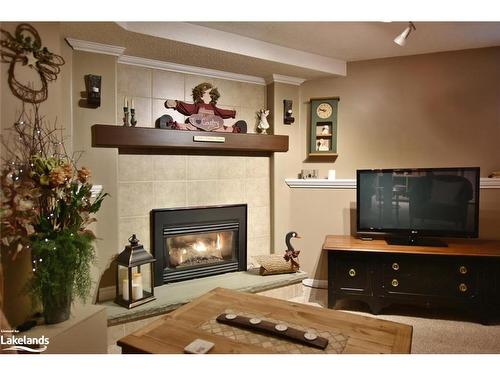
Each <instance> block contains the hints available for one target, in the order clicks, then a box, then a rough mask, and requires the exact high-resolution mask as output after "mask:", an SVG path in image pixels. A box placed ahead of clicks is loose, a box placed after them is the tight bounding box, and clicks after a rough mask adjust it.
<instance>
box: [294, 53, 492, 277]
mask: <svg viewBox="0 0 500 375" xmlns="http://www.w3.org/2000/svg"><path fill="white" fill-rule="evenodd" d="M499 66H500V48H498V47H497V48H485V49H477V50H466V51H456V52H446V53H437V54H428V55H418V56H409V57H400V58H389V59H379V60H372V61H361V62H353V63H349V64H348V75H347V77H342V78H331V79H322V80H316V81H308V82H306V83H304V84H303V85H302V86H301V101H302V102H303V106H302V110H301V118H300V125H299V126H300V128H301V129H302V130H303V131H302V132H301V134H300V137H301V143H302V144H303V145H306V144H307V143H306V142H307V132H308V130H306V129H308V128H307V125H308V124H309V116H310V114H309V105H308V101H309V99H310V98H312V97H328V96H340V104H339V114H338V116H339V130H338V139H339V141H338V153H339V157H338V159H337V160H336V161H335V162H327V163H310V162H304V163H302V164H301V165H302V166H301V165H297V166H296V167H295V170H294V171H293V172H297V171H298V170H299V169H301V168H307V169H313V168H316V169H319V170H320V176H321V177H326V175H327V171H328V169H336V171H337V178H339V179H342V178H355V174H356V169H360V168H382V167H384V168H391V167H439V166H480V167H481V174H482V176H483V177H485V176H487V175H488V173H490V172H491V171H492V170H500V152H498V142H499V140H500V69H499V68H498V67H499ZM290 152H292V153H293V152H296V151H294V150H291V151H290ZM306 152H307V151H306V148H305V147H304V148H303V149H302V150H301V151H300V157H301V158H302V160H305V159H306ZM289 157H290V158H291V156H289ZM288 177H289V178H292V177H295V173H289V174H288ZM290 190H291V193H290V197H287V198H286V199H290V201H291V204H290V212H291V216H290V217H291V226H293V228H294V229H295V230H297V231H299V233H301V234H303V237H304V239H303V240H302V242H301V244H300V246H298V247H300V248H301V249H302V250H303V251H302V253H301V265H302V267H303V269H304V270H306V271H307V272H309V273H310V274H311V275H312V277H316V278H322V279H324V278H325V275H326V273H325V272H326V263H325V262H324V259H323V257H322V256H321V245H322V242H323V240H324V237H325V235H327V234H349V233H350V232H351V228H352V227H353V225H354V227H355V224H352V221H353V220H355V216H354V214H355V208H356V206H355V190H317V189H316V190H315V189H290ZM353 210H354V211H353ZM499 224H500V190H498V189H495V190H489V191H488V190H485V189H482V190H481V214H480V236H481V237H482V238H500V230H499Z"/></svg>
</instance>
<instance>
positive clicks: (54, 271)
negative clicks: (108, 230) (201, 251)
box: [0, 105, 107, 323]
mask: <svg viewBox="0 0 500 375" xmlns="http://www.w3.org/2000/svg"><path fill="white" fill-rule="evenodd" d="M29 117H30V116H28V115H27V113H26V111H24V110H23V113H22V115H21V118H20V119H19V120H18V121H17V122H16V124H15V125H14V127H13V130H14V133H15V136H14V137H11V141H10V142H9V143H6V142H4V145H5V147H6V148H7V151H8V154H9V158H8V159H7V160H5V161H4V163H3V166H2V170H1V188H2V193H1V210H0V217H1V225H2V245H3V246H4V247H7V248H9V249H10V251H11V254H12V256H13V257H15V256H16V255H17V254H18V253H19V252H20V251H31V255H32V262H33V275H32V277H31V279H30V281H29V285H28V290H29V292H30V294H31V296H32V297H33V301H34V302H41V304H42V306H43V312H44V316H45V321H46V323H58V322H60V321H63V320H66V319H68V317H69V312H70V305H71V302H72V301H73V299H74V298H75V297H79V298H81V299H83V300H85V298H86V297H88V295H89V292H90V287H91V279H90V266H91V264H92V261H93V260H94V256H95V255H94V248H93V241H94V239H95V236H94V234H93V233H92V231H90V230H89V229H88V226H89V225H90V224H91V223H92V222H94V221H95V220H96V219H95V218H94V217H93V214H95V213H96V212H97V211H98V210H99V208H100V207H101V204H102V201H103V199H104V198H105V196H106V195H107V194H105V193H102V192H101V193H99V194H98V195H97V196H96V197H95V198H92V184H91V183H90V170H88V169H87V168H85V167H82V168H78V167H77V162H76V161H75V159H74V158H72V157H70V156H69V155H68V154H67V153H66V151H65V147H64V143H63V142H62V140H61V139H60V138H59V137H57V134H58V131H57V130H58V129H47V126H46V124H45V126H44V124H42V122H41V120H40V115H39V114H38V106H36V105H33V111H32V119H31V118H29Z"/></svg>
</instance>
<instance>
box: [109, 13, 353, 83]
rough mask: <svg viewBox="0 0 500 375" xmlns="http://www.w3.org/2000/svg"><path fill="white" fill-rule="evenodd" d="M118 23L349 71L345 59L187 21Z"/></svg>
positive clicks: (157, 34)
mask: <svg viewBox="0 0 500 375" xmlns="http://www.w3.org/2000/svg"><path fill="white" fill-rule="evenodd" d="M117 24H118V25H120V26H121V27H123V28H124V29H125V30H128V31H132V32H136V33H140V34H145V35H151V36H155V37H159V38H164V39H169V40H175V41H177V42H182V43H188V44H192V45H196V46H199V47H204V48H211V49H216V50H219V51H226V52H230V53H235V54H239V55H243V56H249V57H253V58H257V59H262V60H266V61H272V62H277V63H280V64H287V65H292V66H297V67H301V68H306V69H311V70H316V71H319V72H323V73H328V74H334V75H338V76H345V75H347V67H346V62H345V61H344V60H340V59H335V58H331V57H326V56H321V55H317V54H314V53H309V52H304V51H300V50H297V49H293V48H288V47H283V46H280V45H277V44H272V43H269V42H264V41H261V40H257V39H252V38H248V37H245V36H241V35H237V34H233V33H229V32H225V31H220V30H215V29H211V28H208V27H204V26H199V25H195V24H191V23H187V22H117Z"/></svg>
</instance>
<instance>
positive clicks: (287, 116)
mask: <svg viewBox="0 0 500 375" xmlns="http://www.w3.org/2000/svg"><path fill="white" fill-rule="evenodd" d="M292 103H293V102H292V101H291V100H286V99H285V100H283V114H284V118H283V122H284V123H285V124H286V125H290V124H293V122H294V121H295V118H294V117H293V116H292V115H293V111H292Z"/></svg>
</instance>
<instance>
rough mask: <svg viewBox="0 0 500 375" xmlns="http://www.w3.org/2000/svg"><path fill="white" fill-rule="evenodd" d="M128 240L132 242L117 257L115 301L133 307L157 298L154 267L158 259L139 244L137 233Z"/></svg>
mask: <svg viewBox="0 0 500 375" xmlns="http://www.w3.org/2000/svg"><path fill="white" fill-rule="evenodd" d="M128 241H129V242H130V244H129V245H127V246H125V250H123V251H122V252H121V253H120V254H119V255H118V257H117V258H116V263H117V266H116V268H117V269H116V298H115V303H117V304H119V305H122V306H125V307H127V308H129V309H131V308H132V307H136V306H139V305H142V304H144V303H147V302H150V301H153V300H155V299H156V297H155V296H154V267H153V263H154V262H156V259H155V258H153V256H152V255H151V254H150V253H148V252H147V251H146V249H144V246H142V245H141V244H139V240H138V239H137V237H136V235H135V234H133V235H132V236H131V237H130V238H129V239H128ZM141 267H142V272H141Z"/></svg>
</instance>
